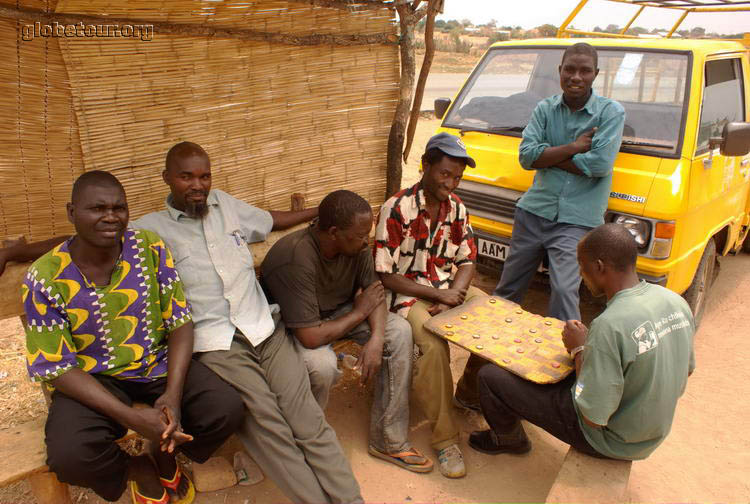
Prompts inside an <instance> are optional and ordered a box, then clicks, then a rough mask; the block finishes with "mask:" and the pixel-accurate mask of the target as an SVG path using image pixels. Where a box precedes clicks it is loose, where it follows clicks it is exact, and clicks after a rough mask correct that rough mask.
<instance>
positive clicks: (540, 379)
mask: <svg viewBox="0 0 750 504" xmlns="http://www.w3.org/2000/svg"><path fill="white" fill-rule="evenodd" d="M564 325H565V324H564V323H563V322H562V321H560V320H558V319H555V318H550V317H542V316H540V315H535V314H533V313H530V312H527V311H525V310H522V309H521V307H520V306H519V305H517V304H516V303H513V302H511V301H508V300H506V299H503V298H500V297H496V296H476V297H473V298H471V299H470V300H469V301H467V302H466V303H464V304H462V305H460V306H457V307H455V308H452V309H450V310H448V311H445V312H443V313H441V314H439V315H436V316H434V317H432V318H430V319H429V320H428V321H427V322H426V323H425V328H426V329H427V330H428V331H430V332H432V333H433V334H437V335H438V336H440V337H442V338H445V339H446V340H448V341H450V342H453V343H455V344H457V345H458V346H461V347H463V348H465V349H467V350H469V351H470V352H472V353H475V354H477V355H479V356H480V357H484V358H485V359H487V360H489V361H491V362H494V363H495V364H497V365H498V366H500V367H502V368H504V369H507V370H508V371H510V372H511V373H513V374H516V375H518V376H520V377H522V378H524V379H526V380H529V381H531V382H534V383H541V384H545V383H557V382H559V381H561V380H562V379H563V378H565V377H566V376H568V375H569V374H570V373H571V372H572V371H573V370H574V369H575V363H574V362H573V360H572V359H571V358H570V356H569V355H568V352H567V350H566V349H565V345H564V344H563V342H562V329H563V327H564Z"/></svg>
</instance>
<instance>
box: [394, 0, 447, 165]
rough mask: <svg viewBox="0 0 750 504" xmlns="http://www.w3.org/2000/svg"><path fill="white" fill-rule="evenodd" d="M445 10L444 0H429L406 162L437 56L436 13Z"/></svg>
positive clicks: (407, 133)
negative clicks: (423, 48) (435, 37)
mask: <svg viewBox="0 0 750 504" xmlns="http://www.w3.org/2000/svg"><path fill="white" fill-rule="evenodd" d="M442 11H443V0H429V4H428V5H427V22H426V23H425V28H424V47H425V52H424V60H422V68H421V70H420V71H419V79H417V89H416V90H415V92H414V103H412V106H411V117H409V127H408V129H407V130H406V147H405V148H404V158H403V159H404V162H405V161H406V160H407V159H408V158H409V151H411V144H412V142H413V141H414V133H415V131H416V130H417V123H418V122H419V110H420V108H421V107H422V98H423V97H424V88H425V85H426V84H427V76H428V75H429V74H430V67H431V66H432V59H433V57H434V56H435V40H434V39H433V32H434V30H435V15H436V14H437V13H438V12H442Z"/></svg>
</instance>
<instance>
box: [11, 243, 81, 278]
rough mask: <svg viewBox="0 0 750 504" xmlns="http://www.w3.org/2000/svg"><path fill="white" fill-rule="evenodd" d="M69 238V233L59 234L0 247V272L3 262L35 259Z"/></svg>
mask: <svg viewBox="0 0 750 504" xmlns="http://www.w3.org/2000/svg"><path fill="white" fill-rule="evenodd" d="M68 238H70V235H60V236H55V237H54V238H50V239H49V240H44V241H38V242H32V243H21V244H18V245H13V246H11V247H6V248H4V249H0V274H2V272H3V270H4V269H5V263H6V262H8V261H13V262H28V261H35V260H37V259H39V258H40V257H42V256H43V255H44V254H46V253H47V252H49V251H50V250H52V249H53V248H54V247H55V246H56V245H58V244H60V243H62V242H64V241H65V240H67V239H68Z"/></svg>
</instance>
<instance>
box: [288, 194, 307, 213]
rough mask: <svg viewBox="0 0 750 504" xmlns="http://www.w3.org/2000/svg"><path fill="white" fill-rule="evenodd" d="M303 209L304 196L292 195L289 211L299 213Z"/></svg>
mask: <svg viewBox="0 0 750 504" xmlns="http://www.w3.org/2000/svg"><path fill="white" fill-rule="evenodd" d="M304 209H305V195H304V194H302V193H298V192H296V193H294V194H292V203H291V210H292V212H299V211H300V210H304Z"/></svg>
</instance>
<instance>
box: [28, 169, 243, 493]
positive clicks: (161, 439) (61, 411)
mask: <svg viewBox="0 0 750 504" xmlns="http://www.w3.org/2000/svg"><path fill="white" fill-rule="evenodd" d="M128 217H129V214H128V207H127V201H126V198H125V191H124V190H123V188H122V185H120V183H119V181H118V180H117V179H116V178H115V177H114V176H113V175H111V174H109V173H106V172H101V171H93V172H88V173H85V174H84V175H82V176H81V177H79V178H78V180H76V182H75V184H74V186H73V194H72V196H71V203H68V218H69V219H70V221H71V222H72V223H73V225H74V226H75V228H76V233H77V234H76V235H74V236H73V237H71V238H70V239H68V240H67V241H65V242H63V243H61V244H60V245H58V246H57V247H55V248H54V249H53V250H51V251H50V252H48V253H47V254H45V255H44V256H42V257H41V258H39V259H38V260H37V261H36V262H34V264H33V265H32V266H31V267H30V268H29V271H28V273H27V275H26V277H25V279H24V283H23V286H22V295H23V302H24V309H25V312H26V317H27V324H26V346H27V365H28V370H29V374H30V376H31V377H32V379H33V380H35V381H41V382H44V383H46V384H47V385H48V386H50V387H54V389H55V391H54V392H53V394H52V403H51V405H50V408H49V416H48V418H47V425H46V427H45V434H46V444H47V457H48V459H47V464H48V465H49V467H50V470H51V471H53V472H55V473H56V474H57V477H58V479H59V480H60V481H63V482H66V483H71V484H75V485H79V486H85V487H89V488H92V489H93V490H94V491H95V492H96V493H97V494H99V495H100V496H101V497H103V498H105V499H107V500H112V501H114V500H117V499H118V498H119V497H120V495H121V494H122V492H123V491H124V490H125V486H126V482H127V480H128V479H130V480H131V485H130V488H131V496H132V501H133V502H136V503H146V502H149V503H152V502H153V503H164V504H165V503H167V502H169V501H170V499H172V500H173V501H175V502H181V503H184V504H187V503H189V502H191V501H192V499H193V497H194V494H195V489H194V488H193V486H192V483H191V482H190V481H189V479H188V478H187V477H185V476H184V475H183V474H182V472H181V471H180V470H179V468H178V467H177V464H176V461H175V457H174V456H175V448H177V447H179V449H180V451H182V452H183V453H185V454H186V455H187V456H189V457H190V458H191V459H193V460H196V461H198V462H204V461H206V460H207V459H208V458H209V457H210V455H211V454H212V453H213V452H214V450H215V449H216V448H218V447H219V446H220V445H221V444H222V443H223V442H224V440H226V438H227V437H228V436H229V435H231V434H232V433H233V432H234V431H235V430H236V429H237V427H238V426H239V422H240V420H241V419H242V416H243V414H244V413H243V405H242V402H241V400H240V397H239V395H238V394H237V393H236V391H235V390H234V389H233V388H232V387H230V386H229V385H228V384H226V383H225V382H223V381H222V380H221V379H220V378H219V377H218V376H216V375H215V374H214V373H213V372H212V371H210V370H209V369H208V368H206V367H205V366H203V365H202V364H200V363H198V362H196V361H193V360H192V359H191V355H192V351H193V322H192V315H191V312H190V306H189V304H188V303H187V301H186V299H185V295H184V292H183V287H182V282H181V281H180V278H179V276H178V274H177V271H176V270H175V268H174V263H173V260H172V256H171V254H170V252H169V250H168V249H167V248H166V246H165V245H164V242H163V241H162V240H161V238H160V237H159V236H158V235H156V234H155V233H153V232H150V231H145V230H132V229H127V223H128ZM134 401H138V402H144V403H147V404H149V405H151V407H147V408H143V409H135V408H133V407H132V403H133V402H134ZM128 428H130V429H132V430H134V431H136V432H138V433H139V434H141V435H142V436H143V437H144V438H146V439H147V440H149V441H150V446H151V450H150V457H149V456H146V455H140V456H135V457H133V456H130V455H128V454H126V453H125V452H123V451H122V450H121V449H120V448H119V447H118V446H117V444H116V443H115V440H116V439H118V438H119V437H122V436H123V435H124V434H125V432H126V431H127V429H128ZM183 428H184V430H183Z"/></svg>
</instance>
